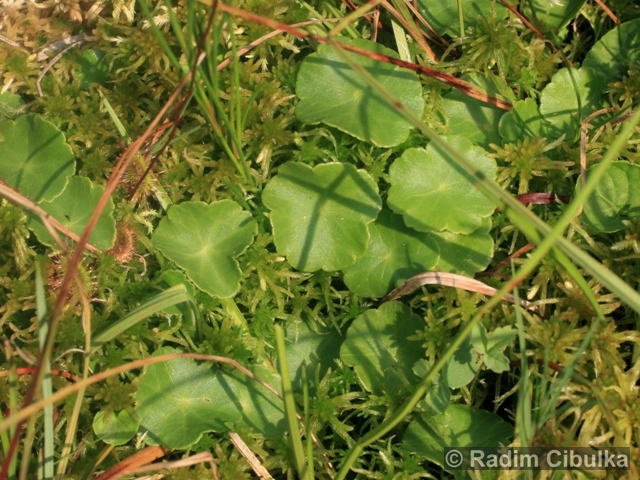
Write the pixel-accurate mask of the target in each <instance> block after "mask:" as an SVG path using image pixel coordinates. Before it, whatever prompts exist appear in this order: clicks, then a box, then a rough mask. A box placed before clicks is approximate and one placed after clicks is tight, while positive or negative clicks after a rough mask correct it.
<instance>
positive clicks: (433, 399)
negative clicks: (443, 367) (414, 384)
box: [413, 358, 451, 415]
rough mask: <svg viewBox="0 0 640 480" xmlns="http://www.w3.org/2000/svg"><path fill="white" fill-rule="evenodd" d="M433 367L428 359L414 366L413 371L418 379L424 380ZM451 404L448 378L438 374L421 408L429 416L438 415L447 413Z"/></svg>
mask: <svg viewBox="0 0 640 480" xmlns="http://www.w3.org/2000/svg"><path fill="white" fill-rule="evenodd" d="M432 368H433V365H432V364H431V363H430V362H429V361H428V360H426V359H424V358H423V359H421V360H418V361H417V362H416V364H415V365H414V366H413V371H414V373H415V374H416V376H417V377H418V378H424V377H426V376H427V374H428V373H429V370H431V369H432ZM450 402H451V390H450V389H449V385H447V378H446V376H445V375H442V373H438V374H437V375H436V376H435V377H434V379H433V380H432V381H431V385H430V387H429V390H427V395H426V396H425V398H424V399H423V400H422V401H421V402H420V406H421V407H422V408H423V409H424V411H425V412H426V413H428V414H429V415H438V414H439V413H442V412H444V411H445V409H446V408H447V407H448V406H449V403H450Z"/></svg>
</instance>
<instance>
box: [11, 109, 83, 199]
mask: <svg viewBox="0 0 640 480" xmlns="http://www.w3.org/2000/svg"><path fill="white" fill-rule="evenodd" d="M75 169H76V159H75V157H74V156H73V152H72V151H71V147H69V145H68V144H67V142H66V141H65V139H64V136H63V135H62V132H60V130H58V129H57V128H56V127H55V125H53V124H52V123H51V122H48V121H46V120H44V119H43V118H42V117H40V116H38V115H23V116H21V117H19V118H18V119H17V120H16V121H11V120H7V121H5V122H2V123H0V180H2V181H4V182H5V183H6V184H7V185H9V186H11V187H13V188H15V189H16V190H18V191H19V192H20V193H21V194H23V195H25V196H26V197H28V198H30V199H31V200H33V201H34V202H40V201H42V200H53V199H54V198H55V197H57V196H58V195H60V194H61V193H62V191H63V190H64V188H65V187H66V185H67V182H68V181H69V177H71V175H73V174H74V172H75Z"/></svg>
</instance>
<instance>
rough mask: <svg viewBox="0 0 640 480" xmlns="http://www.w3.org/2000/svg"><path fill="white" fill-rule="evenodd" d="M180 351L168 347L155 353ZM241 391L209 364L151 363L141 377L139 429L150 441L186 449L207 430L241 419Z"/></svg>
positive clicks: (221, 429)
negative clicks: (237, 398)
mask: <svg viewBox="0 0 640 480" xmlns="http://www.w3.org/2000/svg"><path fill="white" fill-rule="evenodd" d="M176 351H177V350H175V349H172V348H168V347H164V348H161V349H159V350H157V351H156V352H155V353H154V356H158V355H162V354H167V353H173V352H176ZM236 393H237V389H236V387H235V383H234V382H233V381H232V380H231V379H230V378H229V377H227V376H225V375H223V374H222V373H220V372H216V367H215V366H212V365H211V364H198V363H197V362H196V361H195V360H191V359H188V358H177V359H174V360H171V361H169V362H164V363H154V364H152V365H149V366H148V367H147V369H146V371H145V372H144V374H143V375H142V378H141V379H140V386H139V388H138V392H137V396H136V399H137V413H138V417H139V419H140V430H141V431H142V432H145V433H146V434H147V437H148V439H149V440H150V443H153V444H162V445H164V446H166V447H169V448H171V449H184V448H187V447H189V446H190V445H193V444H194V443H196V442H197V441H198V439H199V438H200V436H201V435H202V434H203V433H204V432H211V431H213V432H225V431H227V430H228V428H227V426H226V423H236V422H240V421H241V419H242V414H241V407H240V406H239V405H238V404H237V403H235V402H234V399H235V398H236Z"/></svg>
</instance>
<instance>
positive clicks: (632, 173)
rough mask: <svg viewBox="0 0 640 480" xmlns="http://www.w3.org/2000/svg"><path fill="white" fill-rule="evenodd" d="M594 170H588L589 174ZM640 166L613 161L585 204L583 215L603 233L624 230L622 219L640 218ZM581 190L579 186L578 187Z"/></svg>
mask: <svg viewBox="0 0 640 480" xmlns="http://www.w3.org/2000/svg"><path fill="white" fill-rule="evenodd" d="M593 168H594V167H591V168H589V170H587V178H589V172H590V171H591V170H592V169H593ZM638 185H640V166H638V165H634V164H631V163H627V162H613V164H612V165H611V166H610V167H609V168H608V170H607V172H606V173H605V175H604V177H602V179H601V180H600V182H599V183H598V185H597V186H596V189H595V191H594V192H593V193H592V194H591V196H590V197H589V198H588V199H587V201H586V202H585V204H584V216H585V217H586V219H587V221H588V223H589V224H591V225H592V226H593V227H594V228H595V229H596V230H598V231H600V232H616V231H618V230H622V229H623V228H625V225H624V223H623V220H629V219H631V218H638V217H640V188H638ZM576 190H577V191H579V190H580V185H579V184H578V185H577V186H576Z"/></svg>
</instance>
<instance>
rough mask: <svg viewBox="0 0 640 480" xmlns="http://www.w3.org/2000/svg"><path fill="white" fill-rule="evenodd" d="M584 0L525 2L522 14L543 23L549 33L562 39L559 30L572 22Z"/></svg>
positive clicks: (561, 33) (532, 0)
mask: <svg viewBox="0 0 640 480" xmlns="http://www.w3.org/2000/svg"><path fill="white" fill-rule="evenodd" d="M585 3H586V0H563V1H550V0H527V1H526V2H524V3H523V4H522V5H523V13H524V14H525V16H526V17H527V18H529V19H532V20H534V21H535V22H538V23H543V24H544V25H545V26H546V27H547V28H548V29H549V31H551V32H553V33H558V34H559V36H560V37H564V33H563V32H561V29H563V28H565V27H566V26H567V25H568V24H569V22H570V21H571V20H573V19H574V18H575V17H576V15H577V14H578V12H580V9H581V8H582V7H583V6H584V4H585Z"/></svg>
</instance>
